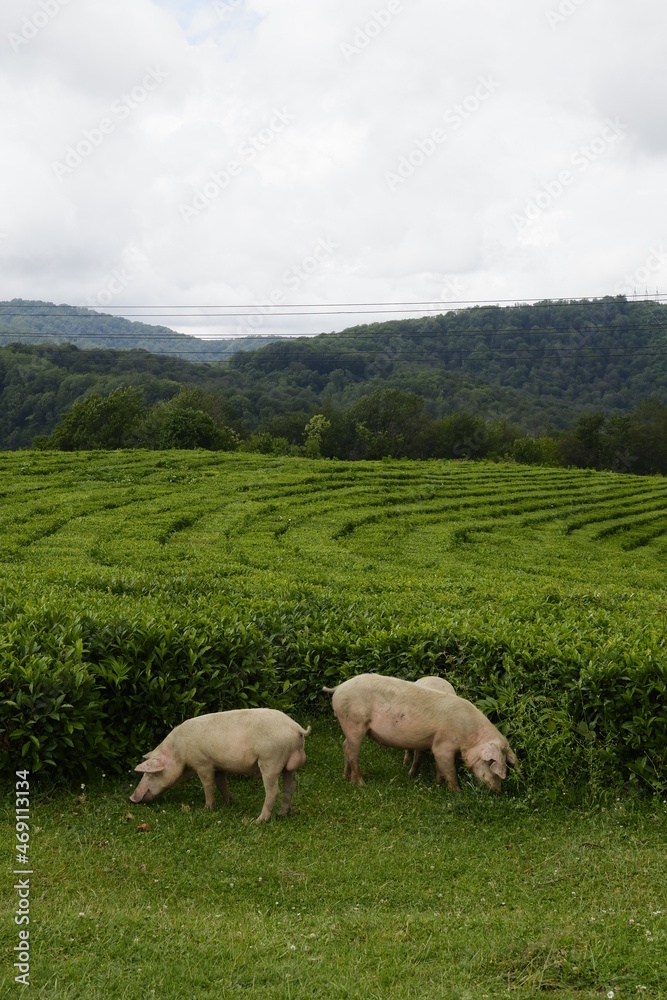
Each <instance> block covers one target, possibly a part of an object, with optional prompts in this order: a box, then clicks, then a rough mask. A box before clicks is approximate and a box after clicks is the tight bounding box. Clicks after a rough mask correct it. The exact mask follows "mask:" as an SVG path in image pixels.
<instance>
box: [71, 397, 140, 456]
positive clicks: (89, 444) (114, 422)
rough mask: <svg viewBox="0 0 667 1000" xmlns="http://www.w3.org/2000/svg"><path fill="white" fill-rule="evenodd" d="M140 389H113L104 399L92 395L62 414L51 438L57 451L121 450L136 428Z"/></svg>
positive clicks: (138, 415) (138, 417)
mask: <svg viewBox="0 0 667 1000" xmlns="http://www.w3.org/2000/svg"><path fill="white" fill-rule="evenodd" d="M141 397H142V393H141V390H140V389H133V388H131V387H129V388H127V389H121V388H118V389H114V391H113V392H111V393H109V395H108V396H107V397H106V398H103V397H102V396H100V395H99V394H98V393H96V392H92V393H91V394H90V395H89V396H86V398H85V399H82V400H81V401H80V402H78V403H74V405H73V406H72V408H71V409H70V410H68V411H67V412H65V413H63V414H62V416H61V418H60V423H59V424H58V426H57V427H56V428H55V429H54V431H53V434H52V435H51V447H53V448H56V449H59V450H60V451H79V450H81V451H88V450H91V449H94V448H122V447H124V446H125V445H127V444H128V443H129V442H130V440H131V436H132V432H133V431H134V430H135V429H136V428H137V426H138V424H139V420H140V416H141V412H142V407H141Z"/></svg>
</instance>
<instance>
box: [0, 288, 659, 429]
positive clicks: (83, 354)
mask: <svg viewBox="0 0 667 1000" xmlns="http://www.w3.org/2000/svg"><path fill="white" fill-rule="evenodd" d="M24 305H25V304H24ZM29 305H34V304H27V305H25V308H24V309H23V311H21V310H19V313H17V315H16V317H15V320H14V321H13V330H12V332H10V331H8V330H5V333H4V334H2V337H0V340H2V339H3V338H4V339H5V341H8V340H11V339H12V337H14V338H16V337H19V338H21V337H22V338H23V340H27V341H29V343H27V342H26V343H20V344H16V343H12V344H7V345H6V346H0V447H2V448H15V447H22V446H27V445H29V444H30V442H31V440H32V438H33V437H34V436H35V435H37V434H48V433H50V432H51V431H52V430H53V427H54V426H55V424H56V423H57V420H58V417H59V415H60V414H61V413H62V412H63V411H64V410H65V409H68V408H69V407H70V406H71V405H72V403H74V402H75V401H77V400H80V399H81V398H83V396H84V395H86V394H87V393H90V392H98V393H99V394H100V395H106V394H108V393H109V392H110V391H111V390H112V389H114V388H117V387H118V386H127V385H132V386H134V387H136V388H143V389H144V403H145V404H149V403H150V402H153V401H155V400H158V399H167V398H170V397H171V396H173V395H174V394H175V393H176V392H177V390H178V388H179V387H180V386H182V385H195V386H199V387H200V388H205V389H207V390H209V391H214V392H217V393H220V394H221V395H222V396H223V397H224V399H225V403H226V405H227V406H228V407H230V408H231V409H233V410H234V411H235V413H236V414H237V416H238V418H239V419H240V420H242V421H243V423H244V426H245V428H246V430H247V431H250V432H251V431H254V430H257V429H258V428H267V427H268V428H270V429H271V430H275V431H276V433H278V434H283V433H286V432H285V431H284V430H283V429H281V428H280V426H278V424H279V422H280V420H282V421H283V423H284V421H285V420H287V424H284V426H287V425H289V415H290V414H296V415H298V421H300V423H299V427H300V430H302V429H303V426H304V424H305V422H306V421H307V419H308V416H309V415H312V414H313V413H314V412H315V411H317V410H321V409H323V408H324V409H328V410H336V409H347V408H348V407H350V406H351V405H353V404H354V403H356V402H357V401H358V400H359V399H360V398H361V397H363V396H367V395H369V394H370V393H372V392H375V391H376V390H379V389H398V390H401V391H402V392H404V393H413V394H416V395H418V396H419V397H421V398H422V399H423V400H424V402H425V405H426V408H427V410H428V411H429V413H430V414H431V415H432V416H434V417H440V416H442V415H443V414H446V413H452V412H455V411H460V410H466V411H468V412H469V413H472V414H474V415H479V416H482V417H484V418H485V419H487V420H492V421H508V422H510V423H512V424H515V425H516V426H517V427H518V428H520V429H521V430H522V431H524V432H530V433H533V434H534V433H540V432H543V431H545V430H547V429H562V428H568V427H572V426H573V424H574V423H575V421H576V419H577V417H579V416H580V415H581V414H583V413H585V412H590V411H598V412H602V413H607V414H609V413H611V412H612V411H619V412H621V413H628V412H629V411H631V410H632V409H634V408H635V407H637V405H638V404H639V403H641V402H642V401H643V400H645V399H648V398H649V397H651V396H652V397H653V398H654V399H655V400H656V401H657V402H661V403H667V306H663V305H659V304H657V303H655V302H628V301H627V300H626V299H625V298H624V297H622V296H620V297H617V298H606V299H600V300H595V301H579V302H543V303H538V304H537V305H533V306H509V307H506V308H500V307H477V308H473V309H463V310H459V311H452V312H449V313H446V314H444V315H439V316H430V317H427V318H423V319H410V320H395V321H392V322H388V323H377V324H371V325H366V326H358V327H352V328H350V329H348V330H344V331H342V332H341V333H332V334H320V335H319V336H313V337H300V338H296V339H291V340H283V341H277V342H274V343H270V344H266V345H265V346H262V347H261V348H259V349H257V350H247V349H246V350H242V351H241V350H239V351H238V352H237V353H235V354H233V355H232V356H231V357H227V356H226V355H225V348H224V345H222V344H215V345H214V344H205V346H204V347H202V362H197V363H194V362H193V361H192V360H189V361H186V360H184V359H183V358H180V357H175V356H168V355H169V352H170V351H173V353H174V354H178V352H179V351H181V352H182V351H183V340H184V339H185V340H186V341H188V348H187V350H188V357H191V353H190V352H191V347H190V346H189V344H190V342H191V341H192V339H193V338H183V335H181V334H175V333H172V332H171V331H166V332H165V333H164V338H165V339H164V341H162V340H159V344H160V350H161V353H159V354H156V353H155V350H156V349H157V348H156V346H155V345H156V343H157V342H156V341H155V339H154V338H155V330H156V329H157V328H153V327H150V328H149V327H146V326H145V325H143V324H136V323H130V322H128V321H126V320H119V319H116V318H114V317H100V316H98V315H97V314H95V313H91V314H89V315H88V316H87V317H83V319H85V322H86V323H90V324H91V333H90V338H92V340H93V341H94V342H95V343H98V344H101V343H104V344H105V345H107V346H111V345H112V344H115V349H114V350H102V349H96V350H91V349H89V348H87V347H86V348H82V347H81V343H82V341H81V337H82V336H83V329H84V326H85V324H84V323H82V316H81V315H80V313H81V310H78V311H77V310H72V312H71V314H70V313H68V312H67V308H68V307H65V308H64V309H63V312H62V313H60V312H57V315H55V314H54V315H53V316H51V318H49V317H48V316H45V317H42V318H41V319H40V323H41V328H40V329H41V332H40V333H39V336H41V337H42V338H47V339H48V337H50V338H51V339H53V340H58V339H61V338H62V339H63V340H71V339H73V338H74V335H75V331H76V330H78V334H79V340H78V342H77V344H74V345H72V344H65V343H62V344H55V343H51V344H49V343H47V344H40V345H37V344H35V343H34V340H35V338H36V337H37V336H38V333H37V332H35V328H34V323H35V322H36V320H35V317H34V316H33V317H32V319H30V316H29V309H28V306H29ZM53 308H54V309H55V307H53ZM60 309H61V307H58V310H60ZM84 312H85V311H84ZM0 314H2V310H0ZM3 315H5V323H6V322H7V320H6V314H3ZM63 316H64V317H65V318H64V319H63ZM68 316H69V317H70V319H67V317H68ZM74 316H75V317H76V319H72V317H74ZM31 323H32V324H33V326H31V325H30V324H31ZM26 324H27V326H26V330H27V329H28V328H30V331H31V332H25V331H24V332H23V333H21V329H20V328H21V327H22V325H26ZM95 324H99V325H100V331H103V329H104V328H105V325H107V326H108V330H109V331H110V335H109V337H107V336H106V334H104V333H103V332H99V334H95V333H94V330H93V326H94V325H95ZM119 324H120V326H119ZM121 328H122V336H121V335H118V336H116V339H115V340H114V337H113V336H111V332H113V331H116V332H117V331H118V330H119V329H121ZM160 329H161V328H160ZM0 330H1V327H0ZM147 331H151V332H150V333H148V332H147ZM114 335H115V334H114ZM86 336H87V335H86ZM160 337H162V333H160ZM90 338H89V339H90ZM151 338H153V339H151ZM85 342H86V343H88V341H87V340H86V341H85ZM133 344H136V345H137V346H138V345H141V344H147V345H148V347H149V352H144V351H137V350H135V349H132V350H130V349H129V348H130V346H131V345H133ZM237 346H238V345H237ZM245 346H246V348H247V347H248V346H249V345H248V344H246V345H245ZM119 347H121V348H122V350H119V349H118V348H119ZM216 351H218V352H219V353H218V354H217V355H216V353H215V352H216ZM214 357H217V358H219V360H211V359H212V358H214ZM295 419H297V418H295ZM276 420H278V424H277V423H276ZM287 436H289V434H287Z"/></svg>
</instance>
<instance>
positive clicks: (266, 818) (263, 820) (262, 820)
mask: <svg viewBox="0 0 667 1000" xmlns="http://www.w3.org/2000/svg"><path fill="white" fill-rule="evenodd" d="M270 819H271V814H270V813H269V815H268V816H263V815H262V813H260V814H259V816H258V817H257V819H256V820H255V823H268V822H269V820H270Z"/></svg>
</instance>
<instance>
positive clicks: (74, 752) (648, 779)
mask: <svg viewBox="0 0 667 1000" xmlns="http://www.w3.org/2000/svg"><path fill="white" fill-rule="evenodd" d="M361 672H381V673H388V674H393V675H394V676H398V677H404V678H406V679H415V678H416V677H418V676H421V675H422V674H424V673H440V674H442V675H443V676H446V677H448V678H449V679H450V680H451V681H452V683H453V684H454V685H455V687H456V689H457V692H458V693H459V694H461V695H463V696H465V697H469V698H470V699H471V700H473V701H475V703H476V704H478V705H479V707H480V708H482V710H483V711H484V712H485V713H486V714H487V715H488V716H489V717H490V718H491V719H492V720H493V721H494V722H495V723H496V724H497V725H499V727H500V728H501V729H502V730H503V731H504V732H505V733H506V734H507V735H508V736H509V738H510V740H511V742H512V744H513V746H514V747H515V749H516V751H517V753H518V755H519V757H520V759H521V764H522V771H523V780H524V781H525V782H526V786H527V787H534V788H546V789H549V790H550V791H551V792H552V793H553V794H554V795H555V794H556V791H557V790H560V789H561V788H563V789H565V788H566V787H568V786H569V787H572V786H581V785H583V784H586V785H589V786H590V785H591V784H594V785H596V786H604V785H606V786H613V785H619V784H620V783H622V782H631V783H633V784H636V785H637V786H639V787H642V788H645V789H653V790H654V791H657V792H661V791H664V790H665V789H666V788H667V779H666V776H665V770H666V766H667V698H666V694H667V665H666V656H665V640H664V638H663V637H661V636H659V635H657V634H655V635H646V634H645V633H638V636H637V638H636V641H634V644H633V642H632V641H629V640H628V639H627V638H626V639H625V640H624V641H623V642H621V641H620V640H617V639H615V638H614V636H613V635H612V636H610V637H608V638H607V639H599V638H594V637H589V638H588V639H582V638H581V637H578V636H577V635H576V634H575V632H574V631H573V629H572V628H571V626H570V625H567V624H566V623H563V626H562V629H561V630H560V632H557V631H554V629H553V628H552V629H551V633H550V635H549V636H548V637H545V635H544V630H542V629H540V628H535V627H534V624H532V623H526V622H522V621H520V620H519V619H517V620H516V621H513V622H509V623H505V631H504V633H503V634H500V633H499V632H498V630H497V629H494V628H492V627H490V626H489V625H488V624H486V625H485V624H484V623H481V624H480V625H479V627H477V628H473V627H472V626H471V625H470V623H468V622H464V623H459V624H458V625H457V624H456V623H454V624H452V623H451V622H450V623H449V624H447V625H444V624H443V625H434V624H433V623H432V622H431V623H428V622H426V623H407V624H404V623H397V622H395V621H391V620H382V616H381V615H380V616H378V615H375V616H372V615H369V616H368V617H367V618H366V619H364V618H363V616H361V617H360V615H359V613H358V612H355V613H354V614H351V613H350V610H349V609H348V610H347V612H346V611H345V610H344V609H338V610H337V611H336V610H334V611H332V610H331V609H328V610H327V611H326V613H322V609H319V610H318V609H316V608H313V607H312V606H310V605H309V606H305V605H304V606H291V607H287V606H284V607H282V606H278V605H273V606H272V607H271V608H270V609H269V610H268V611H267V610H258V609H257V608H256V607H255V608H254V609H251V611H250V612H248V611H247V610H245V613H243V614H242V613H241V612H240V611H239V610H233V609H231V608H230V609H228V610H225V611H224V612H221V613H219V614H218V615H217V617H213V618H212V617H211V615H210V613H209V614H207V615H205V614H204V613H203V612H202V613H201V614H199V615H198V614H196V613H194V614H193V612H192V611H187V612H186V611H183V612H182V613H173V612H172V613H171V614H170V616H169V617H168V618H167V617H165V616H162V615H154V616H151V615H149V614H148V613H145V612H143V611H142V612H139V613H135V614H132V615H129V616H127V617H125V618H123V619H121V618H120V617H118V618H117V620H114V621H109V620H108V619H105V618H102V617H97V616H96V615H86V614H82V613H73V612H65V611H60V612H56V611H54V610H53V609H49V608H48V607H46V606H44V607H41V608H38V609H37V610H35V609H34V608H33V609H31V610H26V609H24V608H21V607H19V606H18V605H11V606H8V607H5V608H4V610H3V612H2V613H1V614H0V766H1V767H2V770H3V772H4V773H9V772H13V771H14V770H15V769H17V768H18V767H27V768H29V769H30V770H31V771H33V772H36V771H43V772H49V771H51V772H54V773H56V772H57V773H58V774H59V775H62V776H63V777H65V778H70V779H74V778H77V779H80V777H81V776H82V775H84V774H86V773H88V774H90V773H91V772H95V771H97V770H104V771H105V772H126V771H127V769H128V768H130V767H133V766H134V764H135V763H136V762H137V761H138V760H139V759H140V757H141V755H142V754H143V753H145V752H146V751H147V750H149V749H151V748H152V747H153V746H155V745H156V744H157V743H158V742H159V741H160V740H161V739H162V738H163V737H164V736H165V735H166V733H167V732H168V731H169V730H170V729H171V728H172V727H173V726H175V725H177V724H178V723H179V722H181V721H182V720H183V719H184V718H188V717H190V716H193V715H197V714H201V713H203V712H210V711H219V710H221V709H230V708H238V707H243V706H246V707H252V706H258V705H270V706H273V707H276V708H281V709H283V710H284V711H287V712H290V713H291V714H293V715H294V716H295V717H296V718H297V719H298V720H299V721H300V722H302V723H303V724H305V723H306V722H307V721H313V720H314V719H316V717H317V716H318V715H320V714H321V713H323V712H327V713H328V712H330V708H329V704H328V697H327V696H326V695H324V694H323V693H322V690H321V688H322V685H323V684H327V685H328V686H332V685H334V684H336V683H339V682H340V681H341V680H343V679H345V678H346V677H349V676H353V675H354V674H357V673H361Z"/></svg>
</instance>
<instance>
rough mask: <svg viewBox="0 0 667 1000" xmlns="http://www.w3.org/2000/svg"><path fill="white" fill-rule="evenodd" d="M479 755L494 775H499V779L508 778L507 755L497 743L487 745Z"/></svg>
mask: <svg viewBox="0 0 667 1000" xmlns="http://www.w3.org/2000/svg"><path fill="white" fill-rule="evenodd" d="M479 755H480V757H481V759H482V760H485V761H486V763H487V764H488V765H489V767H490V768H491V773H492V774H497V775H498V777H499V778H505V777H506V776H507V767H506V765H505V755H504V754H503V752H502V750H501V749H500V747H499V746H498V745H497V744H496V743H486V744H485V745H484V746H483V747H482V748H481V750H480V752H479Z"/></svg>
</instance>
